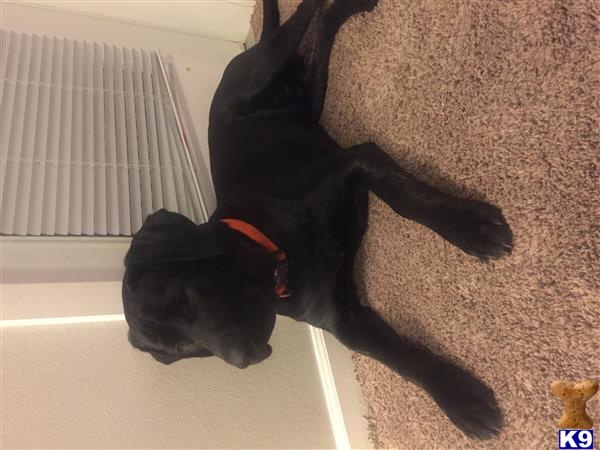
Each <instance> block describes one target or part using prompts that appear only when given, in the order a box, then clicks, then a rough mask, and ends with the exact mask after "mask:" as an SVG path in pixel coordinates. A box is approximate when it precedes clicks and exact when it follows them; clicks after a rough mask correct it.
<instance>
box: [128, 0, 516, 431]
mask: <svg viewBox="0 0 600 450" xmlns="http://www.w3.org/2000/svg"><path fill="white" fill-rule="evenodd" d="M377 2H378V0H335V1H334V2H333V3H331V4H329V5H324V2H323V1H315V0H305V1H303V2H302V3H301V4H300V5H299V6H298V9H297V11H296V12H295V13H294V14H293V15H292V16H291V18H290V19H289V20H288V21H287V22H285V23H284V24H283V25H281V26H280V25H279V9H278V6H277V1H276V0H265V1H264V25H263V31H262V35H261V38H260V42H259V43H258V44H257V45H256V46H255V47H253V48H251V49H249V50H247V51H246V52H244V53H242V54H240V55H239V56H237V57H235V58H234V59H233V60H232V61H231V63H230V64H229V65H228V67H227V69H226V70H225V73H224V75H223V79H222V80H221V83H220V85H219V87H218V89H217V91H216V93H215V96H214V99H213V102H212V108H211V112H210V126H209V142H210V157H211V169H212V175H213V178H214V186H215V191H216V196H217V204H218V207H217V209H216V211H215V212H214V214H213V215H212V216H211V218H210V220H209V221H208V223H205V224H202V225H196V224H194V223H193V222H191V221H190V220H188V219H187V218H185V217H183V216H182V215H179V214H175V213H171V212H167V211H165V210H161V211H158V212H156V213H154V214H152V215H150V216H149V217H148V218H147V219H146V221H145V223H144V225H143V227H142V228H141V230H140V231H139V232H138V233H137V234H136V235H135V237H134V238H133V241H132V243H131V248H130V250H129V252H128V254H127V256H126V259H125V266H126V272H125V277H124V280H123V305H124V310H125V315H126V318H127V322H128V324H129V328H130V331H129V340H130V342H131V344H132V345H133V346H135V347H137V348H139V349H141V350H144V351H147V352H149V353H151V354H152V356H153V357H154V358H155V359H157V360H158V361H160V362H162V363H165V364H170V363H172V362H174V361H177V360H179V359H182V358H190V357H206V356H212V355H214V356H217V357H219V358H221V359H223V360H225V361H226V362H228V363H230V364H233V365H234V366H236V367H239V368H245V367H247V366H248V365H250V364H256V363H259V362H261V361H263V360H264V359H265V358H267V357H269V355H270V354H271V347H270V346H269V345H268V341H269V338H270V336H271V332H272V330H273V326H274V323H275V316H276V314H282V315H285V316H289V317H292V318H294V319H296V320H298V321H303V322H308V323H309V324H311V325H313V326H315V327H319V328H322V329H324V330H326V331H328V332H330V333H332V334H333V335H335V336H336V337H337V338H338V339H339V340H340V341H341V342H342V343H343V344H345V345H346V346H347V347H349V348H350V349H352V350H354V351H357V352H360V353H363V354H365V355H368V356H370V357H372V358H375V359H377V360H379V361H381V362H382V363H383V364H385V365H387V366H388V367H390V368H391V369H393V370H395V371H396V372H398V373H399V374H400V375H402V376H404V377H405V378H406V379H408V380H410V381H412V382H414V383H416V384H418V385H419V386H421V387H422V388H423V389H425V390H426V391H427V392H428V393H429V394H430V395H431V397H432V398H433V399H434V400H435V401H436V402H437V404H438V405H439V406H440V408H442V410H443V411H444V412H445V413H446V415H447V416H448V417H449V418H450V420H451V421H452V422H454V423H455V424H456V426H457V427H459V428H460V429H461V430H462V431H463V432H465V433H466V434H467V435H469V436H472V437H478V438H487V437H490V436H492V435H495V434H497V433H498V431H499V428H500V426H501V423H502V415H501V412H500V410H499V408H498V405H497V403H496V400H495V398H494V393H493V391H492V390H491V389H490V388H489V387H487V386H486V385H484V384H483V383H482V382H481V381H479V380H478V379H477V378H475V377H474V376H473V375H471V374H470V373H469V372H467V371H466V370H464V369H462V368H460V367H458V366H457V365H455V364H453V363H452V362H450V361H448V360H447V359H445V358H443V357H441V356H438V355H435V354H433V353H432V352H431V351H429V350H427V349H426V348H423V347H422V346H420V345H418V344H417V343H414V342H411V341H410V340H408V339H406V338H405V337H402V336H400V335H398V334H397V333H396V332H395V331H394V330H393V329H392V328H391V327H390V326H389V325H388V324H386V323H385V322H384V321H383V320H382V319H381V318H380V317H379V316H378V315H377V314H376V313H375V312H374V311H373V310H371V309H370V308H369V307H368V306H365V305H363V304H362V303H361V301H360V298H359V297H358V295H357V293H356V288H355V284H354V280H353V265H354V259H355V256H356V253H357V250H358V248H359V246H360V244H361V240H362V237H363V234H364V233H365V229H366V226H367V217H368V192H369V191H371V192H373V193H374V194H375V195H377V196H378V197H380V198H381V199H383V200H384V201H385V202H386V203H387V204H388V205H389V206H390V207H391V208H392V209H393V210H394V211H395V212H397V213H398V214H399V215H401V216H402V217H405V218H407V219H410V220H414V221H417V222H418V223H420V224H423V225H425V226H426V227H429V228H430V229H432V230H434V231H435V232H436V233H438V234H440V235H441V236H442V237H443V238H445V239H446V240H448V241H449V242H451V243H452V244H454V245H456V246H457V247H459V248H460V249H461V250H463V251H464V252H466V253H468V254H470V255H474V256H476V257H479V258H481V259H484V260H485V259H488V258H497V257H500V256H503V255H506V254H509V253H510V252H511V248H512V234H511V231H510V228H509V227H508V225H507V223H506V221H505V220H504V218H503V216H502V213H501V212H500V210H499V209H498V208H496V207H495V206H492V205H490V204H487V203H483V202H480V201H472V200H465V199H460V198H456V197H453V196H450V195H447V194H445V193H443V192H440V191H439V190H438V189H436V188H434V187H432V186H429V185H427V184H425V183H423V182H421V181H419V180H417V179H416V178H415V177H413V176H411V175H410V174H408V173H407V172H405V171H404V170H403V169H402V168H401V167H399V166H398V165H397V164H396V163H395V162H394V160H393V159H392V158H391V157H389V156H388V155H387V154H386V153H385V152H384V151H383V150H381V149H380V148H379V147H377V145H375V144H373V143H365V144H359V145H355V146H353V147H350V148H348V149H342V148H340V146H339V145H338V144H336V143H335V142H334V141H333V140H332V139H331V138H330V137H329V136H328V135H327V133H326V132H325V131H324V130H323V129H322V128H321V127H320V126H319V122H318V120H319V116H320V113H321V109H322V106H323V101H324V98H325V91H326V87H327V71H328V62H329V55H330V52H331V49H332V46H333V42H334V38H335V35H336V32H337V31H338V30H339V28H340V27H341V26H342V24H343V23H344V22H345V21H346V20H347V19H348V18H349V17H351V16H352V15H353V14H357V13H360V12H364V11H371V10H372V9H373V8H374V7H375V6H376V4H377ZM317 13H319V14H318V19H317V28H316V43H315V48H314V51H313V56H312V60H311V62H310V64H304V63H303V62H302V61H301V60H300V58H299V57H298V55H297V54H296V51H297V47H298V45H299V43H300V41H301V40H302V37H303V35H304V33H305V31H306V29H307V27H308V25H309V23H310V21H311V19H312V18H313V16H314V15H315V14H317Z"/></svg>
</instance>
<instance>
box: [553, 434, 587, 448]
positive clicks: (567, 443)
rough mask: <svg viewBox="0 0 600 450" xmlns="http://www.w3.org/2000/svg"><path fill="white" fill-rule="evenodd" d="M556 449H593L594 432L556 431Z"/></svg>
mask: <svg viewBox="0 0 600 450" xmlns="http://www.w3.org/2000/svg"><path fill="white" fill-rule="evenodd" d="M558 448H559V449H560V450H563V449H565V450H567V449H568V450H571V449H593V448H594V430H558Z"/></svg>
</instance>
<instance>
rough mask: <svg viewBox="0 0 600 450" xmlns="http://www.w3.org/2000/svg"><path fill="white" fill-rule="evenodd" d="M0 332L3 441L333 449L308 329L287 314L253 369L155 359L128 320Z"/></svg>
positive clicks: (13, 444)
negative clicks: (136, 340) (133, 338)
mask: <svg viewBox="0 0 600 450" xmlns="http://www.w3.org/2000/svg"><path fill="white" fill-rule="evenodd" d="M82 294H84V292H82ZM83 297H84V295H82V300H83ZM2 331H3V333H2V357H1V363H2V372H3V374H2V386H1V388H2V406H1V411H0V412H1V414H2V429H3V430H2V437H1V441H0V446H1V447H2V448H215V449H223V448H311V449H313V448H332V447H334V441H333V438H332V435H331V431H330V427H329V419H328V416H327V412H326V409H325V405H324V401H323V395H322V393H321V386H320V381H319V374H318V371H317V369H316V365H315V359H314V354H313V350H312V347H311V346H310V345H308V342H309V335H308V328H307V327H306V326H303V325H300V324H296V323H292V322H291V321H289V320H287V319H282V320H281V321H280V323H279V325H278V326H277V328H276V330H275V333H274V335H273V338H272V345H273V355H272V356H271V358H269V359H268V360H267V361H265V362H263V363H261V364H258V365H256V366H252V367H250V368H248V369H245V370H239V369H236V368H234V367H231V366H228V365H226V364H225V363H223V362H220V361H218V360H213V359H194V360H186V361H179V362H177V363H174V364H172V365H170V366H164V365H161V364H158V363H156V362H155V361H154V360H153V359H152V357H151V356H150V355H148V354H144V353H142V352H140V351H137V350H135V349H133V348H132V347H131V346H129V345H128V344H127V340H126V325H125V323H124V322H122V321H121V322H106V323H91V324H90V323H87V324H79V325H49V326H35V327H24V326H19V327H9V328H4V329H3V330H2Z"/></svg>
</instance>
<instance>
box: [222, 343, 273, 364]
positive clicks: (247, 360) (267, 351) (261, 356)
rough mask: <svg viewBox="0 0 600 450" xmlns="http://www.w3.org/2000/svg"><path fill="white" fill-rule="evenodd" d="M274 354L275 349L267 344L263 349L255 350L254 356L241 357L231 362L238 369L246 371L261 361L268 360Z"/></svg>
mask: <svg viewBox="0 0 600 450" xmlns="http://www.w3.org/2000/svg"><path fill="white" fill-rule="evenodd" d="M272 353H273V348H272V347H271V346H270V345H269V344H267V345H265V346H264V347H261V348H256V347H255V348H254V352H253V353H252V354H246V355H239V356H240V357H239V358H235V359H233V360H232V361H230V362H231V363H232V364H233V365H234V366H235V367H237V368H238V369H245V368H246V367H248V366H251V365H253V364H258V363H259V362H261V361H264V360H265V359H267V358H268V357H269V356H271V354H272Z"/></svg>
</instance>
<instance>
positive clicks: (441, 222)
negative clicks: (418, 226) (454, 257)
mask: <svg viewBox="0 0 600 450" xmlns="http://www.w3.org/2000/svg"><path fill="white" fill-rule="evenodd" d="M432 228H433V229H435V230H436V231H437V232H438V233H439V234H440V235H442V236H443V237H444V238H445V239H447V240H448V241H449V242H450V243H452V244H454V245H456V246H457V247H458V248H460V249H461V250H463V251H464V252H465V253H468V254H469V255H473V256H477V257H478V258H481V259H483V260H488V259H490V258H500V257H502V256H506V255H509V254H510V253H511V252H512V247H513V236H512V232H511V230H510V227H509V226H508V223H506V220H505V219H504V217H503V216H502V212H501V211H500V209H499V208H497V207H496V206H494V205H490V204H489V203H485V202H479V201H475V200H462V199H456V200H453V201H452V202H450V203H449V204H447V205H446V206H444V207H443V208H441V209H440V211H438V213H437V214H436V218H435V223H434V225H433V227H432Z"/></svg>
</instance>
